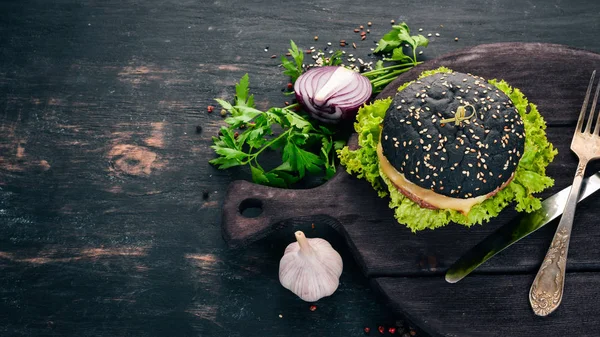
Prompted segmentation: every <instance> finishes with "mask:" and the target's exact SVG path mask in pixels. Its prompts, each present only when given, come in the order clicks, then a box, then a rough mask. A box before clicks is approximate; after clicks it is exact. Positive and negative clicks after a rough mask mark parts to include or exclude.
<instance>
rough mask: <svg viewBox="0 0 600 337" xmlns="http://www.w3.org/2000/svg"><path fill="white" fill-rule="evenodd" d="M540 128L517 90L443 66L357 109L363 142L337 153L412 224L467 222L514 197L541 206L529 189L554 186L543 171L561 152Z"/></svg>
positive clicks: (528, 206)
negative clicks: (395, 92) (558, 151)
mask: <svg viewBox="0 0 600 337" xmlns="http://www.w3.org/2000/svg"><path fill="white" fill-rule="evenodd" d="M545 128H546V124H545V122H544V119H543V118H542V116H541V115H540V114H539V112H538V110H537V107H536V106H535V105H534V104H532V103H529V102H528V101H527V99H526V98H525V97H524V95H523V94H522V93H521V91H520V90H518V89H516V88H511V87H510V86H509V85H508V84H507V83H506V82H504V81H496V80H490V81H485V80H484V79H482V78H478V77H474V76H471V75H467V74H460V73H455V72H453V71H451V70H449V69H447V68H440V69H437V70H433V71H427V72H424V73H423V74H422V75H421V76H420V77H419V79H418V80H416V81H413V82H410V83H406V84H404V85H403V86H401V87H400V88H399V89H398V93H397V95H396V97H394V98H388V99H382V100H376V101H374V102H373V103H372V104H369V105H366V106H364V107H363V108H361V109H360V110H359V112H358V116H357V121H356V123H355V130H356V132H357V133H358V145H359V148H358V149H356V150H350V149H349V148H348V147H345V148H344V149H342V150H341V151H339V155H340V159H341V163H342V165H344V166H345V167H346V169H347V171H348V172H350V173H352V174H355V175H357V176H358V177H360V178H364V179H366V180H367V181H369V182H370V183H371V184H372V185H373V187H374V188H375V190H376V191H377V192H378V194H379V195H380V196H381V197H384V196H386V195H389V197H390V203H389V206H390V208H392V209H394V213H395V217H396V219H397V220H398V222H400V223H403V224H405V225H407V226H408V227H409V228H410V229H411V230H413V231H418V230H423V229H434V228H437V227H440V226H444V225H446V224H448V223H450V222H455V223H459V224H463V225H466V226H471V225H474V224H481V223H482V222H484V221H487V220H489V219H491V218H493V217H495V216H497V215H498V214H499V213H500V211H501V210H502V209H504V208H505V207H506V206H507V205H509V204H510V203H513V202H514V204H515V209H516V210H517V211H526V212H531V211H533V210H536V209H538V208H540V207H541V201H540V200H539V199H538V198H536V197H534V196H533V194H534V193H537V192H540V191H542V190H543V189H545V188H547V187H549V186H552V184H553V180H552V179H551V178H550V177H548V176H546V174H545V169H546V166H547V165H548V164H549V163H550V162H551V161H552V159H553V158H554V156H555V155H556V153H557V151H556V150H555V149H554V147H553V146H552V144H550V143H549V142H548V140H547V138H546V134H545Z"/></svg>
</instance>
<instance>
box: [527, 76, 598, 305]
mask: <svg viewBox="0 0 600 337" xmlns="http://www.w3.org/2000/svg"><path fill="white" fill-rule="evenodd" d="M595 75H596V71H595V70H594V72H593V73H592V78H591V79H590V84H589V85H588V88H587V92H586V94H585V99H584V100H583V106H582V107H581V112H580V114H579V119H578V120H577V127H576V128H575V134H574V135H573V140H572V141H571V151H573V152H575V154H576V155H577V157H579V164H578V165H577V171H576V172H575V179H574V180H573V185H572V187H571V191H570V192H569V198H568V199H567V203H566V205H565V210H564V213H563V215H562V218H561V219H560V223H559V224H558V228H557V229H556V233H555V234H554V238H553V239H552V244H551V245H550V248H549V249H548V252H547V253H546V257H545V258H544V262H543V263H542V266H541V267H540V270H539V271H538V273H537V275H536V277H535V280H534V281H533V284H532V285H531V289H530V290H529V303H531V307H532V308H533V312H534V313H535V314H536V315H538V316H546V315H548V314H550V313H552V312H553V311H554V310H556V308H557V307H558V306H559V304H560V302H561V300H562V296H563V290H564V284H565V273H566V266H567V252H568V250H569V240H570V239H571V229H572V228H573V218H574V217H575V206H576V205H577V197H578V195H579V190H580V188H581V181H582V180H583V175H584V173H585V167H586V165H587V163H588V162H589V161H591V160H594V159H598V158H600V136H599V135H598V133H599V132H600V114H598V119H597V120H596V126H595V127H594V132H593V133H592V132H590V130H591V126H592V122H593V118H594V113H595V110H596V103H597V102H598V93H599V92H600V83H598V85H597V88H596V93H595V94H594V100H593V102H592V108H591V110H590V115H589V117H588V120H587V123H586V126H585V130H583V122H584V118H585V115H586V113H587V107H588V103H589V100H590V95H591V93H592V87H593V85H594V77H595Z"/></svg>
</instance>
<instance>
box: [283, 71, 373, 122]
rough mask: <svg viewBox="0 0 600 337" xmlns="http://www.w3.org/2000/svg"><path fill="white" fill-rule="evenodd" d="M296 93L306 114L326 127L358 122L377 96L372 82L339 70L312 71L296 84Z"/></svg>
mask: <svg viewBox="0 0 600 337" xmlns="http://www.w3.org/2000/svg"><path fill="white" fill-rule="evenodd" d="M294 91H295V92H296V99H297V100H298V102H299V103H300V104H301V105H302V106H303V107H304V108H305V109H306V111H307V112H308V113H309V114H310V115H311V116H312V117H313V118H315V119H317V120H320V121H322V122H326V123H338V122H340V121H342V120H351V119H354V118H355V117H356V112H357V111H358V109H359V108H360V106H361V105H363V104H364V103H365V102H366V101H368V100H369V98H370V97H371V94H372V92H373V90H372V87H371V82H369V79H367V78H366V77H364V76H362V75H361V74H359V73H357V72H355V71H352V70H349V69H346V68H344V67H336V66H326V67H320V68H312V69H310V70H308V71H307V72H305V73H304V74H302V75H301V76H300V77H299V78H298V79H297V80H296V84H295V85H294Z"/></svg>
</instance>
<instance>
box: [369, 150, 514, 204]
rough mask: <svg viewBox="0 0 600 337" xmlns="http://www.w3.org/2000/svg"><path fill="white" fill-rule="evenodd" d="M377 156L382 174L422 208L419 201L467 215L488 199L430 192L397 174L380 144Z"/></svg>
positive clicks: (482, 196) (486, 196) (485, 197)
mask: <svg viewBox="0 0 600 337" xmlns="http://www.w3.org/2000/svg"><path fill="white" fill-rule="evenodd" d="M377 156H378V157H379V165H380V167H381V170H382V171H383V173H384V174H385V175H386V176H387V177H388V178H389V179H390V180H391V181H392V183H393V184H394V185H396V187H397V188H398V189H399V190H400V192H402V194H404V195H405V196H406V197H408V198H409V199H411V200H412V201H414V202H416V203H417V204H419V205H421V206H422V207H423V205H422V204H421V203H420V202H419V200H422V201H424V202H425V203H426V204H428V205H430V206H433V208H437V209H454V210H457V211H459V212H461V213H463V214H465V215H467V214H468V213H469V211H470V210H471V208H472V207H473V206H475V205H477V204H479V203H482V202H483V201H484V200H485V199H487V198H488V197H489V196H488V195H481V196H478V197H475V198H468V199H459V198H452V197H448V196H445V195H442V194H439V193H436V192H434V191H432V190H428V189H425V188H423V187H420V186H418V185H415V184H414V183H412V182H410V181H408V180H406V178H405V177H404V174H402V173H400V172H398V170H396V168H395V167H393V166H392V164H391V163H390V162H389V160H388V159H387V158H386V157H385V156H384V155H383V148H382V147H381V143H379V144H377ZM509 181H510V180H509ZM415 199H416V200H415Z"/></svg>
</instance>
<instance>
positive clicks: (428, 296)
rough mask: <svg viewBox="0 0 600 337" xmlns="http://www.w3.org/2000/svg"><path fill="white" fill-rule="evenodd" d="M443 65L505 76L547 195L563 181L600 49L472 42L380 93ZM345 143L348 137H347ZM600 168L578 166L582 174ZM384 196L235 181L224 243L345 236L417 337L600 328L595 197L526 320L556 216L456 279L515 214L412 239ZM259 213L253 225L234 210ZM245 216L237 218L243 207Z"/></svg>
mask: <svg viewBox="0 0 600 337" xmlns="http://www.w3.org/2000/svg"><path fill="white" fill-rule="evenodd" d="M440 66H446V67H449V68H451V69H454V70H456V71H460V72H465V73H472V74H475V75H479V76H483V77H485V78H487V79H492V78H497V79H504V80H506V81H507V82H509V83H510V84H511V85H513V86H515V87H517V88H520V89H521V90H522V91H523V92H524V94H525V95H526V96H527V97H528V98H529V100H530V102H532V103H535V104H537V105H538V108H539V110H540V111H541V113H542V115H543V116H544V118H545V119H546V122H547V124H548V129H547V135H548V138H549V140H550V141H551V142H552V143H553V144H554V146H555V147H556V148H557V149H558V151H559V154H558V155H557V156H556V158H555V160H554V162H553V163H552V164H551V165H550V166H549V167H548V175H550V176H551V177H553V178H554V179H555V185H554V187H553V188H551V189H549V190H547V191H545V192H544V193H541V194H540V196H541V197H543V198H545V197H548V196H550V195H552V194H554V193H556V192H558V191H559V190H561V189H563V188H565V187H567V186H569V185H570V184H571V181H572V179H573V175H574V172H575V167H576V164H577V160H576V157H575V156H574V155H573V154H572V153H571V152H570V150H569V145H570V139H571V136H572V134H573V131H574V126H575V121H576V119H577V117H578V115H579V110H580V109H581V103H582V102H583V97H584V95H585V90H586V87H587V84H588V81H589V78H590V75H591V73H592V71H593V70H594V69H598V70H599V71H600V54H595V53H591V52H587V51H584V50H577V49H572V48H569V47H566V46H560V45H551V44H536V43H500V44H488V45H480V46H476V47H473V48H469V49H464V50H460V51H458V52H455V53H452V54H448V55H445V56H443V57H440V58H438V59H435V60H431V61H427V62H425V63H423V64H421V65H420V66H418V67H416V68H414V69H412V70H411V71H409V72H407V73H405V74H403V75H402V76H400V77H399V78H398V79H397V80H396V81H395V82H393V83H391V84H390V85H389V86H388V87H387V88H386V89H385V90H384V91H383V92H382V93H381V94H380V95H379V96H378V98H381V97H387V96H391V95H393V94H394V92H395V91H396V88H397V87H398V86H399V85H401V84H402V83H405V82H407V81H410V80H413V79H415V78H416V77H417V76H418V75H419V74H420V73H421V72H422V71H424V70H427V69H434V68H437V67H440ZM351 142H354V143H355V142H356V139H355V138H352V139H351ZM599 169H600V165H599V163H593V164H592V165H590V166H588V170H587V174H586V175H590V174H592V173H593V172H596V171H598V170H599ZM387 204H388V200H387V199H381V198H378V197H377V195H376V193H375V192H374V191H373V189H372V188H371V186H370V185H369V184H368V183H367V182H366V181H363V180H360V179H357V178H355V177H352V176H350V175H348V174H347V173H346V172H345V171H344V169H343V168H340V169H339V170H338V173H337V174H336V176H334V177H333V178H332V179H331V180H330V181H328V182H327V183H325V184H324V185H321V186H319V187H316V188H313V189H306V190H285V189H277V188H271V187H265V186H259V185H255V184H252V183H249V182H246V181H235V182H233V183H232V184H231V185H230V187H229V190H228V193H227V196H226V198H225V201H224V205H223V224H222V230H223V236H224V238H225V240H226V241H227V242H228V243H229V244H230V245H231V246H232V247H241V246H244V245H246V244H248V243H251V242H254V241H256V240H258V239H260V238H263V237H265V236H267V235H269V233H272V232H273V231H276V230H277V229H279V228H282V227H284V226H295V225H296V224H299V223H306V222H319V223H325V224H328V225H330V226H332V227H333V228H335V229H336V230H337V231H339V232H340V233H341V234H342V235H343V237H344V238H345V240H346V242H347V244H348V246H349V248H350V250H351V251H352V253H353V255H354V258H355V259H356V261H357V263H358V264H359V265H360V266H361V268H362V270H363V272H364V274H365V275H366V276H367V277H369V278H370V279H371V282H372V284H373V286H374V287H376V288H377V289H379V290H380V292H381V294H382V296H383V297H384V298H385V299H386V300H387V301H389V304H390V305H391V307H392V308H393V309H394V310H396V311H398V312H399V313H401V314H402V315H404V316H405V317H406V318H407V319H409V320H410V321H411V322H413V323H414V324H416V325H418V326H419V327H420V328H421V329H423V330H424V331H425V332H427V333H430V334H432V335H448V336H477V335H483V336H493V335H498V336H506V335H512V336H517V335H519V336H520V335H523V336H530V335H540V336H546V335H550V334H552V335H558V336H562V335H573V336H575V335H576V336H579V335H587V334H594V333H596V332H598V331H600V320H597V319H596V317H595V315H596V314H597V313H599V312H600V310H599V309H598V305H597V303H600V302H599V299H600V290H599V289H600V287H599V286H600V227H598V219H599V218H600V207H599V206H600V193H598V194H596V195H593V196H591V197H589V198H588V199H587V200H585V201H584V202H582V203H580V204H579V206H578V209H577V215H576V217H575V228H574V231H573V236H572V238H571V248H570V252H569V260H568V267H567V269H568V275H567V280H566V285H565V296H564V298H563V302H562V304H561V307H560V308H559V309H558V311H557V312H555V313H554V314H553V315H551V316H550V317H546V318H540V317H537V316H535V315H534V314H533V312H532V310H531V308H530V307H529V302H528V297H527V296H528V291H529V287H530V285H531V282H532V281H533V278H534V276H535V273H536V272H537V269H538V268H539V266H540V263H541V261H542V258H543V256H544V254H545V252H546V250H547V248H548V245H549V243H550V239H551V237H552V235H553V232H554V229H555V227H556V224H557V221H554V222H552V223H550V224H549V225H547V226H545V227H544V228H542V229H540V230H539V231H537V232H535V233H533V234H532V235H530V236H529V237H527V238H525V239H523V240H521V241H520V242H518V243H517V244H515V245H514V246H512V247H511V248H509V249H507V250H505V251H504V252H502V253H501V254H500V255H498V256H497V257H495V258H493V259H492V260H490V261H488V262H487V263H485V264H484V265H482V266H481V267H480V268H479V269H477V270H476V271H475V272H474V273H473V274H472V275H470V276H469V277H467V278H466V279H464V280H463V281H461V282H459V283H457V284H448V283H446V282H445V280H444V277H443V275H444V273H445V271H446V269H447V268H448V267H449V266H450V265H451V264H452V263H453V262H454V261H456V259H457V258H458V257H460V256H461V255H462V254H463V253H464V252H465V251H466V250H468V249H469V248H470V247H472V246H474V245H475V244H477V243H478V242H479V241H481V240H482V239H483V238H485V237H486V236H487V235H489V234H490V233H492V232H493V231H494V230H495V229H497V228H498V227H499V226H502V225H503V224H505V223H507V222H509V221H511V220H512V219H513V218H514V217H515V216H517V215H518V214H517V213H516V212H515V211H514V210H513V209H511V207H510V206H509V207H508V208H507V209H505V210H504V211H503V212H502V213H501V214H500V216H498V217H497V218H495V219H494V220H493V221H491V222H489V223H486V224H484V225H481V226H474V227H472V228H466V227H463V226H460V225H456V224H450V225H448V226H446V227H443V228H440V229H436V230H434V231H422V232H418V233H412V232H411V231H410V230H408V229H407V228H406V227H404V226H403V225H400V224H398V223H397V222H395V219H394V217H393V216H392V211H391V210H390V209H389V208H388V206H387ZM247 208H260V209H262V213H261V214H260V215H259V216H257V217H253V218H249V217H246V216H244V215H242V212H243V211H244V210H245V209H247ZM244 213H245V212H244Z"/></svg>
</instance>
